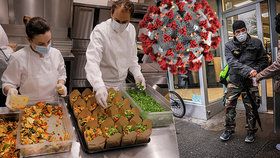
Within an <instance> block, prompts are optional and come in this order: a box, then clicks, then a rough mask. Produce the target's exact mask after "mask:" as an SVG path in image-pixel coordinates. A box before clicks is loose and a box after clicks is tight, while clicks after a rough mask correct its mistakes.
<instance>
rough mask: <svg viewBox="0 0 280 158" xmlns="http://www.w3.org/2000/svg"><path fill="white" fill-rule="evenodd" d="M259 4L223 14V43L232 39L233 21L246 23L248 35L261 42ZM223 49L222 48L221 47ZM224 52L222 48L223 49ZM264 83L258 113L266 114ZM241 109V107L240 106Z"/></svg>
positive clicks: (261, 85) (261, 26)
mask: <svg viewBox="0 0 280 158" xmlns="http://www.w3.org/2000/svg"><path fill="white" fill-rule="evenodd" d="M261 10H262V9H261V3H254V4H252V5H249V6H245V7H242V8H238V9H235V10H233V11H231V12H226V13H225V14H223V24H224V25H223V31H224V32H223V34H224V37H225V38H223V40H224V41H223V42H224V43H226V42H227V41H229V40H230V39H232V38H233V30H232V24H233V22H234V21H235V20H243V21H244V22H245V23H246V27H247V29H248V33H249V34H250V35H251V36H252V37H256V38H258V39H260V40H261V41H262V42H264V40H263V25H262V19H261V17H262V14H261V13H262V11H261ZM223 47H224V46H223ZM223 50H224V48H223ZM223 62H224V64H223V65H225V63H226V61H225V58H224V60H223ZM266 85H267V84H266V81H265V80H263V81H262V82H261V84H260V85H259V90H260V95H261V99H262V102H261V107H260V108H259V111H261V112H267V86H266ZM242 107H243V106H242Z"/></svg>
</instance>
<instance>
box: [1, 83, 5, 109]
mask: <svg viewBox="0 0 280 158" xmlns="http://www.w3.org/2000/svg"><path fill="white" fill-rule="evenodd" d="M5 102H6V96H5V95H4V94H3V93H2V88H1V92H0V107H5V106H6V105H5Z"/></svg>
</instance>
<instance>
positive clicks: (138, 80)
mask: <svg viewBox="0 0 280 158" xmlns="http://www.w3.org/2000/svg"><path fill="white" fill-rule="evenodd" d="M135 83H136V84H140V85H141V86H143V89H146V82H145V78H144V77H143V75H140V76H137V77H135Z"/></svg>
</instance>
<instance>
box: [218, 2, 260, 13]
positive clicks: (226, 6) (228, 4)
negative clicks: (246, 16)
mask: <svg viewBox="0 0 280 158" xmlns="http://www.w3.org/2000/svg"><path fill="white" fill-rule="evenodd" d="M254 1H256V0H223V1H222V2H223V11H226V10H229V9H234V8H238V7H241V6H244V5H246V4H250V3H252V2H254Z"/></svg>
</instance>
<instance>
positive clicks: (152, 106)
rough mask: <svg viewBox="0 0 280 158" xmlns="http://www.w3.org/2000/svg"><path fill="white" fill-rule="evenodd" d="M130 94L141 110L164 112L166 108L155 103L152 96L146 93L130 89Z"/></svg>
mask: <svg viewBox="0 0 280 158" xmlns="http://www.w3.org/2000/svg"><path fill="white" fill-rule="evenodd" d="M127 92H128V94H129V95H130V96H131V97H132V99H133V100H134V101H135V102H136V104H138V105H139V106H140V107H141V109H143V110H144V111H146V112H162V111H165V110H164V108H163V107H162V106H161V105H160V104H159V103H158V102H156V101H155V99H153V98H152V97H151V96H149V95H147V94H146V92H145V91H139V90H137V89H128V90H127Z"/></svg>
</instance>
